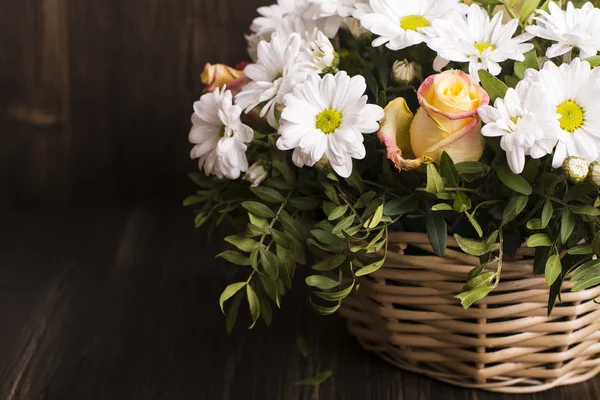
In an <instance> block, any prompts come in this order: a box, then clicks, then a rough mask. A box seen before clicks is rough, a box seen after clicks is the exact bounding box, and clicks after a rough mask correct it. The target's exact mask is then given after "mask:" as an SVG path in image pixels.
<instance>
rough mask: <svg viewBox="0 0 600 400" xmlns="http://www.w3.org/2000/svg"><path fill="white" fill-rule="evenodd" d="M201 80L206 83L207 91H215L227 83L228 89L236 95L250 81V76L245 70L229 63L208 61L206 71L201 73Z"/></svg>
mask: <svg viewBox="0 0 600 400" xmlns="http://www.w3.org/2000/svg"><path fill="white" fill-rule="evenodd" d="M200 80H201V81H202V83H203V84H205V85H206V89H205V90H204V91H205V92H213V91H214V90H215V89H216V88H220V87H223V86H224V85H227V89H228V90H231V91H232V92H233V94H234V95H235V93H237V92H238V91H239V90H240V89H241V88H242V86H244V85H245V84H246V82H248V77H247V76H246V75H245V74H244V71H240V70H237V69H235V68H231V67H228V66H227V65H224V64H215V65H212V64H210V63H206V65H205V66H204V71H202V75H200Z"/></svg>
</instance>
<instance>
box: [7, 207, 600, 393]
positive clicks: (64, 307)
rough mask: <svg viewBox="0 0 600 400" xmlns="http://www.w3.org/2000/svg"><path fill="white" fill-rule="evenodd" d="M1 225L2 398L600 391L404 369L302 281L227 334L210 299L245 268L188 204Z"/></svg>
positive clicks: (27, 217) (71, 213)
mask: <svg viewBox="0 0 600 400" xmlns="http://www.w3.org/2000/svg"><path fill="white" fill-rule="evenodd" d="M0 219H1V220H2V221H3V228H4V229H2V230H1V231H0V265H1V266H2V275H1V276H2V279H1V281H0V282H1V283H0V284H1V286H0V315H1V316H2V318H1V319H0V398H1V399H7V400H13V399H23V400H37V399H46V400H64V399H86V400H87V399H90V400H92V399H109V400H120V399H123V400H131V399H143V400H154V399H169V400H173V399H176V400H177V399H202V400H204V399H206V400H230V399H233V400H237V399H245V400H315V399H324V400H337V399H346V400H365V399H385V400H387V399H390V400H426V399H435V400H438V399H444V400H446V399H449V400H458V399H477V400H500V399H507V400H508V399H515V398H518V399H527V400H532V399H544V400H554V399H557V400H559V399H560V400H562V399H565V400H567V399H597V398H600V386H599V385H598V384H599V383H600V378H596V379H594V380H592V381H589V382H587V383H585V384H580V385H574V386H570V387H564V388H559V389H554V390H551V391H549V392H544V393H540V394H535V395H527V396H509V395H501V394H490V393H485V392H480V391H470V390H464V389H460V388H456V387H453V386H449V385H446V384H443V383H439V382H436V381H433V380H430V379H428V378H425V377H421V376H418V375H415V374H412V373H408V372H403V371H401V370H399V369H396V368H394V367H392V366H390V365H388V364H387V363H385V362H384V361H382V360H380V359H379V358H377V357H376V356H374V355H372V354H370V353H368V352H366V351H364V350H362V349H361V348H360V346H359V345H358V343H357V342H356V340H355V339H353V338H352V337H350V336H349V334H348V333H347V330H346V327H345V322H344V320H343V319H342V318H341V317H338V316H333V317H320V316H317V315H316V313H314V312H313V311H312V310H311V309H310V306H309V305H308V304H307V301H306V291H305V290H304V289H302V286H303V285H302V276H298V277H297V278H298V279H297V280H296V282H295V286H296V289H295V290H294V291H293V292H292V293H291V294H290V296H288V297H287V298H286V299H285V302H284V305H283V307H284V312H276V313H275V315H274V323H273V326H271V327H270V328H266V327H264V326H262V324H261V325H260V326H258V327H257V328H256V329H254V330H247V329H246V327H245V326H243V324H240V325H239V326H238V327H237V328H236V331H235V332H234V333H233V334H232V335H226V334H225V333H224V319H223V315H222V314H221V311H220V310H219V307H218V304H217V298H218V296H219V293H220V291H221V289H222V288H223V287H224V286H225V285H226V284H227V283H230V282H233V281H234V280H235V279H236V273H237V271H239V270H238V268H237V267H232V266H229V265H227V264H225V263H224V262H222V261H218V260H215V259H214V258H213V257H212V255H213V254H214V253H215V252H216V251H217V248H218V247H219V245H217V243H218V242H220V241H212V242H211V241H209V242H207V241H206V238H205V237H204V234H202V232H200V231H194V230H193V229H192V227H191V225H192V224H191V222H192V215H190V214H189V213H188V212H186V211H181V210H179V209H172V208H164V207H161V206H155V205H148V206H144V207H140V208H136V209H128V208H115V209H106V208H105V209H100V208H86V209H72V210H68V211H52V210H41V209H39V210H4V211H1V212H0ZM57 227H58V228H57ZM9 232H10V234H9ZM300 275H301V274H300ZM241 322H247V321H241ZM299 334H301V335H303V336H305V337H306V339H307V340H308V342H309V343H310V345H311V347H312V351H311V354H310V356H309V357H308V358H303V357H302V356H301V355H300V354H299V352H298V350H297V349H296V345H295V341H296V337H297V336H298V335H299ZM325 369H331V370H333V376H332V378H330V380H328V381H326V382H325V383H324V384H322V385H321V386H320V387H319V388H311V387H306V388H303V387H298V386H294V382H296V381H297V380H299V379H301V378H306V377H308V376H312V375H313V374H315V373H316V372H318V371H322V370H325Z"/></svg>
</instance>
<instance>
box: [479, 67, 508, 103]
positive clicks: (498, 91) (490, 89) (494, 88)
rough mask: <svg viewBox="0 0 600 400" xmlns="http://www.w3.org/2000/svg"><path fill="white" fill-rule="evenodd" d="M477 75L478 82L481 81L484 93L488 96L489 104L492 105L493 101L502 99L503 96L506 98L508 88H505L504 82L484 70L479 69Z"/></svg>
mask: <svg viewBox="0 0 600 400" xmlns="http://www.w3.org/2000/svg"><path fill="white" fill-rule="evenodd" d="M478 75H479V80H480V81H481V86H483V88H484V89H485V91H486V92H487V93H488V94H489V95H490V102H491V103H494V101H495V100H496V99H498V98H501V99H503V98H504V96H506V91H507V90H508V86H506V84H505V83H504V82H502V81H501V80H500V79H498V78H496V77H495V76H494V75H492V74H490V73H489V72H488V71H486V70H484V69H480V70H479V72H478Z"/></svg>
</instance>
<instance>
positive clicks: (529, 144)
mask: <svg viewBox="0 0 600 400" xmlns="http://www.w3.org/2000/svg"><path fill="white" fill-rule="evenodd" d="M478 112H479V116H480V117H481V120H482V121H483V122H484V123H485V124H486V125H485V126H484V127H483V129H482V131H481V134H482V135H483V136H488V137H501V138H502V139H501V140H500V147H502V149H503V150H504V151H505V152H506V158H507V161H508V166H509V167H510V169H511V170H512V171H513V172H514V173H515V174H520V173H521V172H523V168H524V167H525V156H527V155H530V156H531V157H533V158H541V157H543V156H545V155H547V154H551V153H552V150H553V149H554V146H555V145H556V142H557V138H556V127H557V126H558V121H557V120H556V114H555V113H554V111H553V110H552V107H551V106H550V104H549V103H548V102H546V101H545V100H544V91H543V89H542V87H541V85H540V84H539V83H538V82H534V83H530V82H528V81H521V82H520V83H519V84H518V85H517V87H516V89H512V88H510V89H508V91H507V92H506V96H505V97H504V99H500V98H499V99H496V101H495V102H494V106H493V107H491V106H483V107H480V108H479V110H478Z"/></svg>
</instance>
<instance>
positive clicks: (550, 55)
mask: <svg viewBox="0 0 600 400" xmlns="http://www.w3.org/2000/svg"><path fill="white" fill-rule="evenodd" d="M467 3H469V4H467ZM258 13H259V14H260V16H259V17H258V18H256V19H255V20H254V22H253V24H252V26H251V27H250V30H251V33H250V34H249V35H248V36H247V38H246V39H247V41H248V50H249V55H250V57H251V58H252V60H253V63H250V64H246V65H241V66H238V67H237V68H235V69H234V68H231V67H227V66H224V65H210V64H208V65H207V66H206V68H205V71H204V73H203V74H202V80H203V82H204V83H205V84H206V85H207V88H206V92H205V94H203V95H202V97H201V98H200V100H199V101H198V102H196V103H195V104H194V114H193V116H192V123H193V127H192V129H191V132H190V134H189V139H190V142H191V143H193V144H194V147H193V150H192V153H191V156H192V158H197V159H198V160H199V167H200V169H201V170H202V171H203V173H193V174H191V175H190V177H191V179H192V180H193V181H194V182H195V183H196V184H197V185H198V186H199V190H198V191H197V192H196V193H195V194H193V195H191V196H190V197H188V198H187V199H186V200H185V204H186V205H193V206H194V207H195V208H196V210H197V215H196V226H198V227H199V226H202V225H205V224H210V226H211V227H215V226H218V225H219V224H221V223H222V222H223V221H228V222H229V223H230V225H231V226H232V227H233V228H234V229H237V231H238V232H239V233H238V234H235V235H232V236H228V237H226V238H225V241H226V242H228V243H229V244H231V249H230V250H226V251H224V252H223V253H221V254H219V255H218V256H219V257H222V258H224V259H226V260H227V261H229V262H231V263H233V264H236V265H239V266H241V268H242V269H243V270H244V271H246V273H245V275H244V278H243V279H242V280H240V281H239V282H236V283H232V284H231V285H229V286H228V287H227V288H225V290H224V291H223V293H222V295H221V298H220V306H221V309H222V310H223V311H224V312H225V313H226V326H227V329H228V330H231V329H232V328H233V326H234V323H235V320H236V316H237V314H238V309H239V308H240V305H241V304H242V303H244V304H247V308H248V309H249V312H250V316H251V319H252V326H254V325H255V324H256V323H257V322H258V320H259V319H261V317H262V319H263V320H264V321H265V322H266V323H267V324H269V323H270V321H271V318H272V310H273V309H274V308H280V307H281V306H282V299H283V298H284V295H285V294H286V292H287V291H288V290H289V289H290V288H291V286H292V281H293V277H294V275H295V271H296V268H297V266H302V268H304V269H305V270H306V271H310V272H309V273H307V274H306V275H307V277H306V279H305V282H306V284H307V285H308V286H310V287H312V288H313V289H314V292H313V293H314V295H313V296H312V298H311V300H310V301H311V304H312V305H313V307H314V308H315V310H316V311H317V312H319V313H321V314H325V315H328V314H332V313H334V312H336V311H337V310H338V309H339V310H340V312H341V313H342V314H343V315H344V316H346V317H347V318H348V321H349V327H350V330H351V332H352V333H353V334H355V335H356V336H357V337H358V338H359V339H360V341H361V343H362V344H363V345H364V346H365V347H367V348H369V349H371V350H373V351H376V352H377V353H379V354H380V355H381V356H382V357H384V358H386V359H387V360H389V361H390V362H393V363H395V364H397V365H399V366H401V367H403V368H407V369H410V370H414V371H418V372H422V373H425V374H428V375H430V376H433V377H435V378H437V379H441V380H445V381H448V382H452V383H455V384H458V385H463V386H469V387H479V388H484V389H489V390H497V391H505V392H511V391H512V392H527V391H538V390H543V389H547V388H550V387H553V386H556V385H561V384H568V383H574V382H580V381H582V380H585V379H588V378H590V377H591V376H593V375H595V374H596V373H597V372H599V371H600V360H598V358H597V357H598V356H597V355H598V353H600V344H599V343H598V342H599V339H600V331H599V328H600V325H598V324H597V323H596V321H597V320H598V317H600V314H599V312H600V311H599V310H600V308H599V307H598V306H597V304H596V303H595V302H594V299H595V298H596V297H597V296H599V295H600V289H599V287H598V284H600V261H599V260H597V256H598V255H600V233H599V231H600V219H599V216H600V209H599V208H598V207H599V206H600V199H599V196H598V185H599V184H600V163H598V161H597V160H598V159H599V158H600V69H596V67H597V66H598V65H600V56H598V55H597V53H598V51H600V9H598V8H595V7H594V5H593V4H592V3H590V2H587V3H585V4H583V2H575V3H572V2H568V3H566V2H564V1H559V2H556V1H549V0H546V1H543V0H479V1H469V2H467V1H465V2H464V3H463V2H460V1H458V0H370V1H361V0H279V2H278V4H275V5H272V6H270V7H261V8H259V9H258ZM307 250H309V251H310V252H311V253H313V254H314V257H311V258H309V257H307V256H306V252H307ZM312 259H315V260H316V261H314V262H312V261H311V260H312ZM359 287H360V288H359Z"/></svg>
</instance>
